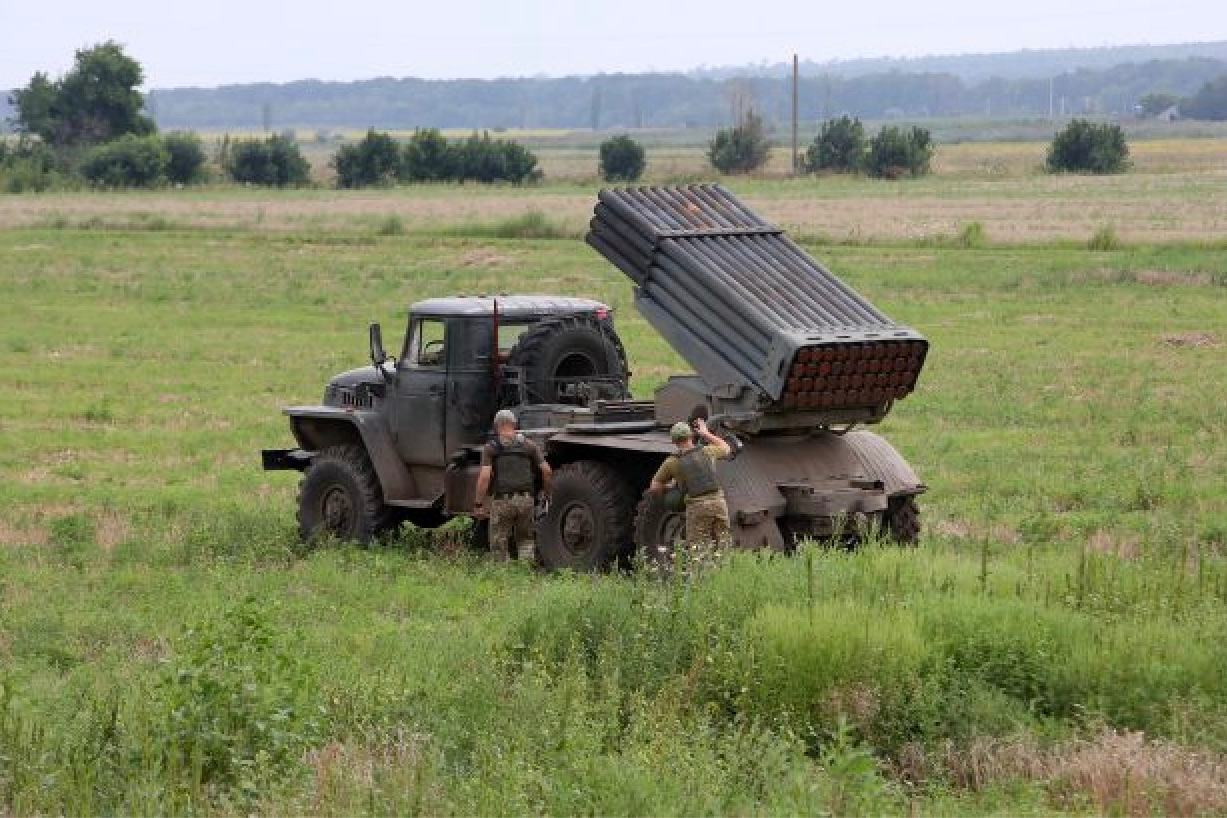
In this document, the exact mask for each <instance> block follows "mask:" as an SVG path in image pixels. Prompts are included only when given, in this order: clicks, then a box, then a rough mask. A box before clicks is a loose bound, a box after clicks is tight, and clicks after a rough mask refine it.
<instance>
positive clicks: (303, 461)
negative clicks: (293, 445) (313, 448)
mask: <svg viewBox="0 0 1227 818" xmlns="http://www.w3.org/2000/svg"><path fill="white" fill-rule="evenodd" d="M313 457H315V452H307V451H303V450H302V449H263V450H262V451H261V452H260V463H261V464H262V465H263V467H264V470H265V471H306V470H307V467H308V466H310V465H311V458H313Z"/></svg>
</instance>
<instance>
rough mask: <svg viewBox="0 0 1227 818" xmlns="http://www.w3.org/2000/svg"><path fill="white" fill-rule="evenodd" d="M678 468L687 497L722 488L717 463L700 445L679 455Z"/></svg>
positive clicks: (709, 492)
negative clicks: (713, 461)
mask: <svg viewBox="0 0 1227 818" xmlns="http://www.w3.org/2000/svg"><path fill="white" fill-rule="evenodd" d="M677 469H678V472H679V475H680V478H681V479H680V480H678V482H679V483H681V484H682V488H684V489H685V490H686V496H687V497H698V496H699V495H700V494H711V493H712V492H713V491H716V490H717V489H719V488H720V481H719V480H717V479H716V465H715V464H714V463H712V460H711V457H709V456H708V454H707V452H705V451H703V449H702V448H700V447H699V446H695V447H694V448H692V449H689V450H688V451H685V452H683V453H681V454H679V455H678V456H677Z"/></svg>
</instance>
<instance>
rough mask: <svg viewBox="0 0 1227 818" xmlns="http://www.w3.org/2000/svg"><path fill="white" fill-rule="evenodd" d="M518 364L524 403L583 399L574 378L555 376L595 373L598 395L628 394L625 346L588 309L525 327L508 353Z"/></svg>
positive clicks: (510, 362) (617, 396) (512, 362)
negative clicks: (588, 312) (572, 381)
mask: <svg viewBox="0 0 1227 818" xmlns="http://www.w3.org/2000/svg"><path fill="white" fill-rule="evenodd" d="M507 363H508V365H509V366H515V367H519V368H520V371H521V373H522V374H521V378H522V382H523V385H524V392H525V395H524V397H525V399H526V402H528V403H572V404H582V403H585V401H584V400H583V398H582V396H581V395H577V394H574V392H575V389H574V386H573V385H572V384H568V383H560V382H559V381H558V379H559V378H575V377H580V378H582V377H584V376H589V375H591V376H594V377H599V378H601V379H602V380H600V381H597V382H595V383H594V384H593V391H594V392H595V396H596V397H598V398H604V399H608V400H614V399H620V398H626V397H630V392H629V390H628V388H627V378H628V374H629V373H628V372H627V365H626V350H625V349H624V348H623V347H622V341H621V340H620V339H619V338H618V335H617V333H615V332H614V331H613V329H612V328H611V327H608V326H603V325H602V323H601V321H600V319H598V318H596V317H595V316H591V315H584V314H580V315H565V316H562V317H560V318H547V319H545V320H544V321H540V322H538V323H537V324H535V325H533V326H532V327H530V328H529V329H527V330H525V332H524V334H523V335H522V336H520V339H519V340H518V341H517V342H516V345H515V346H514V347H513V348H512V350H511V354H510V355H509V357H508V360H507Z"/></svg>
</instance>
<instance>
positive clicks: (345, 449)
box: [298, 445, 395, 543]
mask: <svg viewBox="0 0 1227 818" xmlns="http://www.w3.org/2000/svg"><path fill="white" fill-rule="evenodd" d="M394 522H395V518H394V517H393V515H392V514H391V513H390V510H389V509H388V507H387V506H386V505H384V502H383V492H382V490H381V489H380V487H379V478H378V477H377V476H376V475H375V468H374V467H373V466H372V465H371V460H370V458H369V457H367V454H366V450H365V449H363V448H362V447H361V446H357V445H348V446H330V447H328V448H326V449H324V450H323V451H321V452H320V453H319V454H317V455H316V456H315V458H314V459H313V460H312V461H311V465H310V467H308V469H307V473H306V474H305V475H304V476H303V479H302V482H301V483H300V484H299V489H298V532H299V534H300V535H301V536H302V538H303V539H304V540H311V539H314V538H317V537H320V536H328V535H331V536H334V537H336V538H337V539H339V540H351V541H354V542H360V543H368V542H370V541H371V540H373V539H374V538H375V537H377V536H378V535H379V534H381V533H383V532H384V531H386V530H387V529H388V528H390V527H391V526H392V525H393V524H394Z"/></svg>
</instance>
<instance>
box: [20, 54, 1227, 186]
mask: <svg viewBox="0 0 1227 818" xmlns="http://www.w3.org/2000/svg"><path fill="white" fill-rule="evenodd" d="M142 79H143V72H142V69H141V66H140V64H139V63H137V62H136V61H135V60H133V59H132V58H130V57H128V56H127V55H126V54H124V53H123V50H122V48H121V47H120V46H118V45H117V44H115V43H113V42H107V43H104V44H102V45H99V46H95V47H93V48H89V49H82V50H80V51H78V52H77V54H76V60H75V62H74V65H73V67H72V69H71V70H70V71H69V72H68V73H66V74H65V75H64V76H63V77H61V78H59V79H57V80H55V81H52V80H51V79H50V78H48V77H47V76H46V75H45V74H42V73H38V74H35V75H34V77H32V78H31V80H30V82H29V84H28V85H27V86H26V87H24V88H22V89H19V90H17V91H15V92H14V93H13V97H12V103H13V106H14V108H15V110H16V111H17V115H16V116H15V117H14V120H13V121H14V124H15V125H16V126H17V130H18V132H19V133H20V138H19V139H18V141H17V142H16V144H15V145H10V144H9V143H7V142H0V183H2V184H3V187H4V188H5V189H7V190H10V191H20V190H26V189H43V187H45V186H46V184H47V180H48V179H51V178H53V177H54V175H55V174H56V173H57V172H59V173H71V174H76V175H78V176H79V177H80V178H81V179H82V180H84V181H86V182H88V183H90V184H92V185H95V186H98V187H106V188H120V187H153V186H157V185H159V184H167V183H170V184H178V185H186V184H192V183H195V182H198V181H201V180H202V178H203V176H204V173H203V169H204V165H205V161H206V160H205V153H204V150H203V147H202V146H201V143H200V139H199V137H197V136H196V135H195V134H192V133H188V132H171V133H167V134H159V133H158V132H157V127H156V125H155V124H154V122H153V120H152V119H151V118H150V117H149V116H147V114H146V113H145V112H144V105H145V100H144V98H143V97H142V96H141V95H140V93H139V92H138V91H137V90H136V89H137V87H138V86H139V85H140V83H141V81H142ZM1220 98H1221V99H1222V102H1223V103H1224V104H1225V107H1227V75H1224V77H1222V78H1220V79H1218V80H1215V81H1212V82H1209V83H1207V84H1206V85H1205V86H1203V88H1202V89H1201V90H1200V91H1199V92H1198V94H1197V95H1195V96H1194V97H1193V98H1192V100H1193V102H1194V104H1197V105H1202V106H1206V107H1208V108H1214V106H1215V105H1216V104H1217V103H1218V101H1219V100H1220ZM1148 104H1158V103H1157V102H1156V100H1154V99H1148ZM740 105H741V106H742V107H740V109H739V110H740V113H739V116H738V121H737V123H736V124H735V125H734V126H732V127H729V128H722V129H720V130H718V131H717V132H716V134H715V137H714V138H713V139H712V140H711V142H710V143H709V145H708V149H707V159H708V161H709V163H710V164H711V166H712V167H713V168H714V169H715V170H718V171H719V172H721V173H749V172H753V171H755V170H757V169H758V168H760V167H762V166H763V165H764V164H765V163H766V162H767V159H768V158H769V156H770V152H771V139H770V136H769V129H768V127H767V126H766V124H765V121H764V119H763V117H762V115H761V114H759V113H758V112H757V111H756V110H755V109H754V108H753V107H751V106H749V105H747V104H746V103H745V101H744V100H743V101H742V102H741V103H740ZM1224 116H1225V117H1227V112H1225V113H1224ZM933 151H934V145H933V140H932V137H931V135H930V133H929V131H928V130H926V129H924V128H920V127H910V128H902V127H898V126H894V125H884V126H882V127H881V128H880V129H879V130H878V132H877V133H876V134H875V135H874V136H873V137H871V138H870V137H867V135H866V133H865V129H864V126H863V125H862V123H861V121H860V119H859V118H856V117H852V116H848V115H846V114H845V115H843V116H840V117H837V118H830V119H827V120H826V121H825V122H824V123H823V124H822V126H821V128H820V130H819V132H818V135H817V136H816V137H815V139H814V141H813V143H812V144H810V145H809V146H808V147H807V149H806V150H805V153H804V155H803V156H802V157H801V158H800V165H799V168H798V169H800V170H803V171H805V172H809V173H822V172H835V173H865V174H867V175H869V176H874V177H880V178H899V177H901V176H904V175H910V176H920V175H924V174H926V173H928V172H929V169H930V161H931V159H932V156H933ZM1127 157H1128V147H1127V145H1126V144H1125V140H1124V134H1123V132H1122V130H1121V129H1120V127H1119V126H1118V125H1110V124H1102V125H1096V124H1093V123H1091V122H1089V121H1087V120H1084V119H1075V120H1074V121H1073V122H1071V123H1070V124H1069V125H1068V126H1067V127H1066V128H1065V130H1064V131H1062V132H1061V133H1058V134H1057V135H1056V136H1055V138H1054V141H1053V144H1052V146H1051V148H1050V151H1049V154H1048V168H1049V170H1051V171H1053V172H1060V171H1075V172H1093V173H1114V172H1120V171H1122V170H1124V169H1125V168H1126V167H1127ZM217 161H218V165H219V166H220V167H221V168H222V169H223V171H224V172H225V174H226V175H227V176H228V177H229V178H230V179H231V180H233V181H235V182H238V183H242V184H255V185H270V186H279V187H284V186H289V185H302V184H307V183H308V182H309V181H310V167H309V165H308V163H307V161H306V159H305V158H304V157H303V156H302V154H301V152H300V151H299V149H298V146H297V144H296V143H295V142H294V140H293V137H292V135H291V136H285V135H274V136H270V137H268V138H266V139H263V140H261V139H245V140H237V141H235V142H231V141H230V140H229V138H228V137H227V138H226V139H225V140H223V142H222V144H221V146H220V150H219V154H218V157H217ZM331 166H332V168H333V169H334V170H335V172H336V183H337V185H338V187H342V188H352V187H368V186H377V185H392V184H398V183H412V182H467V181H473V182H481V183H492V182H510V183H512V184H523V183H525V182H532V181H536V180H538V179H540V178H541V175H542V174H541V170H540V168H539V167H538V164H537V157H536V156H535V155H534V154H533V153H532V151H530V150H529V149H528V148H526V147H525V146H523V145H521V144H519V143H517V142H515V141H513V140H508V139H501V138H492V137H491V136H490V134H489V133H488V132H485V133H481V134H478V133H476V132H474V133H473V134H472V135H471V136H469V137H468V138H466V139H461V140H449V139H447V138H446V137H445V136H444V135H443V134H442V133H441V132H440V131H439V130H438V129H434V128H419V129H417V130H415V131H414V132H413V135H412V136H411V137H410V138H409V139H408V140H406V141H405V142H404V143H403V144H402V143H399V142H397V141H396V140H395V139H394V138H393V137H392V136H391V135H389V134H388V133H386V132H379V131H376V130H375V129H374V128H371V129H370V130H368V132H367V134H366V136H365V137H364V138H363V139H362V140H360V141H358V142H356V143H352V144H345V145H341V146H340V147H339V148H338V150H337V152H336V153H335V155H334V156H333V157H332V160H331ZM645 167H646V154H645V151H644V149H643V147H642V146H641V145H639V144H638V143H637V142H635V141H634V140H633V139H631V138H630V137H629V136H627V135H625V134H623V135H619V136H616V137H613V138H611V139H608V140H606V141H605V142H604V143H602V144H601V145H600V148H599V151H598V170H599V172H600V174H601V175H602V177H603V178H604V179H606V180H607V181H611V182H619V181H621V182H633V181H635V180H637V179H638V178H639V177H640V176H641V175H642V173H643V172H644V169H645Z"/></svg>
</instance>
